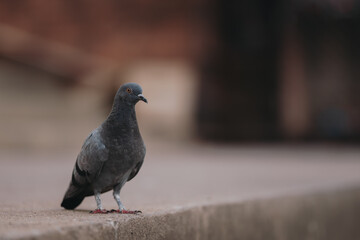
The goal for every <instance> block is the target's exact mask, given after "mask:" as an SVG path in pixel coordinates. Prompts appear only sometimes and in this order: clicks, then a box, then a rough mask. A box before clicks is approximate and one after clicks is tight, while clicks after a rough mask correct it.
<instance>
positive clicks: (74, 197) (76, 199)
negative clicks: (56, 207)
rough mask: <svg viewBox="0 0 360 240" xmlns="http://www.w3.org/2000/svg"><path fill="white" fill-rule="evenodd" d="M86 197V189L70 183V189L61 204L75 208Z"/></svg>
mask: <svg viewBox="0 0 360 240" xmlns="http://www.w3.org/2000/svg"><path fill="white" fill-rule="evenodd" d="M85 197H86V195H85V192H84V190H82V189H79V188H77V187H75V186H74V185H72V184H71V183H70V186H69V189H68V190H67V191H66V193H65V196H64V199H63V201H62V203H61V206H62V207H64V208H65V209H74V208H76V207H77V206H79V205H80V203H81V202H82V201H83V200H84V198H85Z"/></svg>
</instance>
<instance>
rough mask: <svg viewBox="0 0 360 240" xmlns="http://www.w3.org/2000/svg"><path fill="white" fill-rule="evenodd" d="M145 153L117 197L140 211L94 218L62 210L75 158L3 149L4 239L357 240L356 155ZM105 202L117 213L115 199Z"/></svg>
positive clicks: (348, 151) (332, 150)
mask: <svg viewBox="0 0 360 240" xmlns="http://www.w3.org/2000/svg"><path fill="white" fill-rule="evenodd" d="M148 153H149V155H148V158H147V161H146V162H145V163H144V166H143V169H142V171H141V173H140V174H139V175H138V177H137V178H135V179H134V180H133V181H131V182H129V183H128V184H127V185H126V186H125V188H124V191H123V192H122V196H123V201H124V203H125V204H126V205H127V206H129V208H134V209H141V210H143V212H144V213H143V214H142V215H140V216H126V215H117V214H108V215H95V216H94V215H91V214H88V211H89V210H92V209H93V208H94V207H95V202H94V200H93V198H91V197H90V198H87V199H85V201H84V203H83V204H81V205H80V207H79V210H75V211H66V210H63V209H61V208H60V206H59V204H60V202H61V198H62V193H63V191H64V190H65V188H66V186H67V181H68V178H69V169H71V168H72V166H73V161H74V159H75V157H76V151H70V152H68V153H66V152H61V153H58V154H56V153H51V154H47V153H31V154H30V153H19V152H18V153H14V152H8V153H6V152H4V151H3V152H1V154H0V158H1V161H2V163H1V164H2V165H1V168H0V191H1V193H2V194H1V195H0V209H1V211H0V239H49V238H50V237H51V239H65V238H66V239H105V238H107V239H120V238H121V239H126V238H128V239H145V238H146V239H169V238H171V239H224V238H228V239H357V238H359V236H360V235H359V232H358V231H359V230H357V229H358V228H357V227H356V226H355V224H356V223H357V222H360V219H358V218H359V216H360V210H359V209H360V206H359V205H360V190H359V189H360V175H359V172H360V171H359V170H360V160H359V156H360V155H359V153H360V150H358V148H355V147H354V148H352V147H338V146H332V147H328V146H307V147H304V146H303V147H283V146H273V147H261V146H256V147H254V146H247V147H245V146H242V147H237V146H234V147H225V146H201V145H194V146H176V147H174V146H171V145H164V144H159V145H157V144H153V145H149V146H148ZM45 177H46V178H45ZM44 179H46V181H45V180H44ZM130 185H132V186H131V187H127V186H130ZM50 186H53V187H50ZM103 204H104V207H106V208H116V203H115V202H114V201H113V198H112V195H111V194H105V196H104V200H103Z"/></svg>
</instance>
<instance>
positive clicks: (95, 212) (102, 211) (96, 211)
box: [90, 208, 109, 214]
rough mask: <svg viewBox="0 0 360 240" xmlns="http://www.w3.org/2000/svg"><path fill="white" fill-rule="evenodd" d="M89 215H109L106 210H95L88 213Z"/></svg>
mask: <svg viewBox="0 0 360 240" xmlns="http://www.w3.org/2000/svg"><path fill="white" fill-rule="evenodd" d="M90 213H91V214H107V213H109V211H108V210H106V209H98V208H97V209H95V210H94V211H90Z"/></svg>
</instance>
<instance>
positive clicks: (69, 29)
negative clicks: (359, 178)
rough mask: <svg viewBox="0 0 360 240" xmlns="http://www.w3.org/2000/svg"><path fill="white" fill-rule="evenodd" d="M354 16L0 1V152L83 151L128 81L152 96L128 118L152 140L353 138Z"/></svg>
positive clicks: (287, 5)
mask: <svg viewBox="0 0 360 240" xmlns="http://www.w3.org/2000/svg"><path fill="white" fill-rule="evenodd" d="M359 11H360V7H359V3H357V2H356V1H352V0H344V1H340V0H336V1H330V0H329V1H315V0H309V1H298V0H292V1H281V0H277V1H271V2H269V1H265V0H255V1H250V0H242V1H233V0H230V1H220V0H210V1H205V0H196V1H185V2H184V1H170V2H164V1H158V0H152V1H138V0H137V1H121V2H119V1H116V0H110V1H105V2H100V1H95V0H93V1H85V0H77V1H71V2H65V1H60V0H54V1H45V0H31V1H30V0H25V1H22V2H21V3H20V2H17V1H10V0H8V1H5V0H4V1H0V59H1V61H0V76H1V78H0V84H1V86H2V89H1V92H2V94H1V100H2V103H1V105H0V106H1V109H0V110H1V119H0V121H1V122H0V126H2V127H1V128H2V129H1V132H2V135H1V137H0V138H1V139H0V144H1V145H2V146H4V147H11V146H13V147H16V146H20V147H25V146H30V147H31V146H40V147H41V146H48V147H50V146H73V145H74V144H78V145H81V141H82V140H80V139H84V138H85V137H86V135H87V134H88V133H89V132H90V130H91V129H93V128H94V127H96V126H97V124H99V123H100V122H101V121H102V120H103V119H104V118H105V117H106V114H107V113H108V111H109V109H110V107H111V102H112V99H113V96H114V94H115V92H116V90H117V88H118V87H119V86H120V85H121V84H122V83H124V82H129V81H133V82H139V83H141V85H142V86H143V88H144V94H145V95H147V96H148V98H149V105H148V106H145V105H144V106H143V105H139V106H138V108H137V109H138V112H139V114H140V115H141V117H140V118H139V121H141V127H142V129H141V131H142V132H143V133H144V134H145V135H147V136H149V137H151V138H159V139H163V140H169V139H173V140H181V141H185V140H190V139H195V138H198V139H199V138H200V139H205V140H211V141H214V140H216V141H239V140H240V141H278V140H282V141H288V140H335V141H358V140H359V136H360V113H359V109H360V108H359V102H360V101H359V95H358V94H357V93H358V92H359V90H360V86H359V82H358V77H359V70H358V69H359V68H358V67H357V66H358V63H359V59H360V50H359V47H358V44H357V43H358V40H359V36H360V34H359V31H360V30H359V29H360V22H359V16H360V15H359ZM15 132H17V134H14V133H15ZM54 135H56V136H57V137H56V138H54V137H53V136H54ZM79 142H80V143H79Z"/></svg>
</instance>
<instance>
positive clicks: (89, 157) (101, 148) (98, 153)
mask: <svg viewBox="0 0 360 240" xmlns="http://www.w3.org/2000/svg"><path fill="white" fill-rule="evenodd" d="M108 156H109V151H108V149H107V148H106V146H105V144H104V143H103V141H102V138H101V136H100V134H99V131H98V130H97V129H96V130H94V131H93V132H92V133H91V134H90V135H89V137H88V138H87V139H86V140H85V142H84V145H83V146H82V149H81V151H80V153H79V155H78V157H77V159H76V163H75V166H74V171H73V176H72V184H73V185H74V186H77V187H82V186H86V185H88V184H90V183H92V182H93V181H94V179H96V178H97V177H98V176H99V174H100V172H101V169H102V167H103V165H104V163H105V161H106V160H107V159H108Z"/></svg>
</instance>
